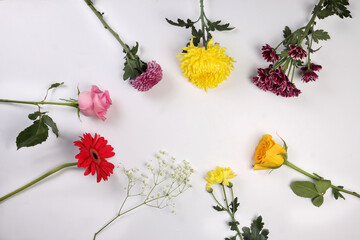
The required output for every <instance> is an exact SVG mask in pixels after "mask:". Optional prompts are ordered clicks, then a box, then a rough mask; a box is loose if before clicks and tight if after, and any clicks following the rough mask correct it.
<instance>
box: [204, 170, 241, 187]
mask: <svg viewBox="0 0 360 240" xmlns="http://www.w3.org/2000/svg"><path fill="white" fill-rule="evenodd" d="M207 175H208V177H205V180H206V181H207V184H206V189H207V190H209V189H210V188H211V186H212V185H214V184H223V185H225V186H229V184H230V183H229V181H228V180H229V179H231V178H234V177H236V176H237V175H236V174H235V173H234V172H232V171H231V169H230V168H222V167H216V170H212V171H210V172H208V173H207Z"/></svg>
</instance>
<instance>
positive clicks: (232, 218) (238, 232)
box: [221, 184, 244, 240]
mask: <svg viewBox="0 0 360 240" xmlns="http://www.w3.org/2000/svg"><path fill="white" fill-rule="evenodd" d="M221 186H222V189H223V192H224V197H225V203H226V211H227V212H228V213H229V214H230V216H231V220H232V221H233V222H236V219H235V213H233V212H231V210H230V207H229V203H228V200H227V197H226V192H225V186H224V185H223V184H221ZM231 190H232V189H231ZM232 196H233V193H232ZM233 206H234V205H233ZM233 209H234V207H233ZM236 232H237V235H239V237H240V239H241V240H244V239H243V237H242V235H241V232H240V229H239V227H238V225H236Z"/></svg>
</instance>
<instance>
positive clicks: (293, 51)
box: [289, 45, 307, 60]
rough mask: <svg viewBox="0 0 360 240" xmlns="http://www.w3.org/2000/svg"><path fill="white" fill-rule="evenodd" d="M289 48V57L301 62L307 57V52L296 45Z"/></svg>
mask: <svg viewBox="0 0 360 240" xmlns="http://www.w3.org/2000/svg"><path fill="white" fill-rule="evenodd" d="M289 47H290V49H289V57H292V58H294V59H300V60H301V59H303V58H305V57H307V53H306V51H305V50H304V49H302V48H301V47H299V46H295V45H290V46H289Z"/></svg>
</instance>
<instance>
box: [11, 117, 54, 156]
mask: <svg viewBox="0 0 360 240" xmlns="http://www.w3.org/2000/svg"><path fill="white" fill-rule="evenodd" d="M48 131H49V128H48V126H46V124H45V123H44V122H43V121H41V120H36V121H34V122H33V124H32V125H31V126H29V127H27V128H25V129H24V130H23V131H21V132H20V133H19V135H18V136H17V138H16V146H17V149H20V148H22V147H32V146H35V145H37V144H40V143H42V142H44V141H46V139H47V137H48Z"/></svg>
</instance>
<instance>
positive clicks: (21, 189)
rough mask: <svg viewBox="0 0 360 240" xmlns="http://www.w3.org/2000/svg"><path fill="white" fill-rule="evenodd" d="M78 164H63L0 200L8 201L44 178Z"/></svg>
mask: <svg viewBox="0 0 360 240" xmlns="http://www.w3.org/2000/svg"><path fill="white" fill-rule="evenodd" d="M77 164H78V163H77V162H73V163H65V164H63V165H60V166H59V167H57V168H54V169H53V170H51V171H49V172H47V173H45V174H44V175H42V176H41V177H39V178H37V179H35V180H33V181H31V182H29V183H28V184H26V185H24V186H22V187H21V188H18V189H16V190H15V191H12V192H11V193H9V194H6V195H5V196H3V197H1V198H0V202H2V201H3V200H5V199H7V198H9V197H11V196H13V195H15V194H17V193H19V192H21V191H23V190H25V189H26V188H28V187H30V186H32V185H34V184H35V183H37V182H39V181H41V180H43V179H44V178H46V177H48V176H50V175H52V174H54V173H56V172H58V171H60V170H61V169H64V168H67V167H72V166H75V165H77Z"/></svg>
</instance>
